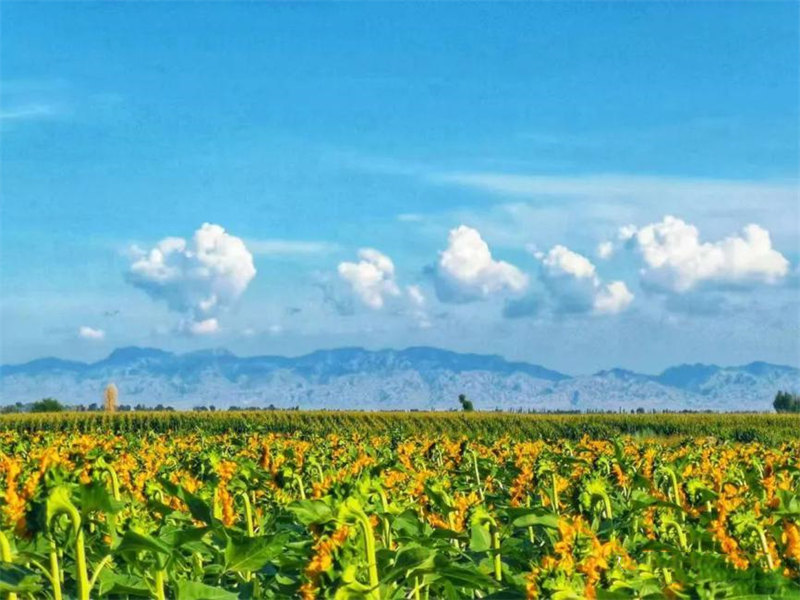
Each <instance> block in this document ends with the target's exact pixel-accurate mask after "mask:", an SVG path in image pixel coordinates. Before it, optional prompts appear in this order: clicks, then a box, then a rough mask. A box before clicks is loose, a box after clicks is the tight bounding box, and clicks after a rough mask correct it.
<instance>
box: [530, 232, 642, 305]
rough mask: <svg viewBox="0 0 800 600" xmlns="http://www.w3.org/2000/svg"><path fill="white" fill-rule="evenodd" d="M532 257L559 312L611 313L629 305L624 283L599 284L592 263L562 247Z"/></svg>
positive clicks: (629, 298) (631, 296) (599, 280)
mask: <svg viewBox="0 0 800 600" xmlns="http://www.w3.org/2000/svg"><path fill="white" fill-rule="evenodd" d="M536 257H537V258H538V259H539V260H540V261H541V263H542V271H541V279H542V282H543V283H544V285H545V287H546V288H547V290H548V291H549V292H550V295H551V296H552V298H553V299H554V301H555V302H556V309H557V310H558V311H559V312H567V313H585V312H594V313H597V314H614V313H619V312H622V311H623V310H625V309H626V308H628V306H629V305H630V304H631V302H633V294H632V293H631V291H630V290H629V289H628V287H627V286H626V285H625V283H624V282H622V281H612V282H611V283H603V281H602V280H601V279H600V277H598V275H597V269H596V268H595V266H594V265H593V264H592V262H591V261H590V260H589V259H588V258H586V257H585V256H583V255H581V254H578V253H577V252H573V251H572V250H570V249H569V248H567V247H566V246H561V245H557V246H553V247H552V248H551V249H550V250H549V251H548V252H547V253H538V254H537V255H536Z"/></svg>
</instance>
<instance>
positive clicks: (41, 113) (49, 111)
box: [0, 104, 57, 121]
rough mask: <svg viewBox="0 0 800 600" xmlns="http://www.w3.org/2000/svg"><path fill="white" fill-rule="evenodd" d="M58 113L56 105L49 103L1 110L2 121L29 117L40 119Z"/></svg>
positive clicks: (0, 119)
mask: <svg viewBox="0 0 800 600" xmlns="http://www.w3.org/2000/svg"><path fill="white" fill-rule="evenodd" d="M55 114H57V111H56V109H55V108H54V107H52V106H49V105H47V104H27V105H25V106H18V107H16V108H11V109H6V110H2V111H0V121H22V120H27V119H38V118H43V117H52V116H54V115H55Z"/></svg>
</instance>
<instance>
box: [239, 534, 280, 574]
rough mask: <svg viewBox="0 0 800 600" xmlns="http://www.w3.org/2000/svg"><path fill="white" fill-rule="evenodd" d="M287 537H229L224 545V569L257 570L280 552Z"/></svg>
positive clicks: (241, 571) (240, 571)
mask: <svg viewBox="0 0 800 600" xmlns="http://www.w3.org/2000/svg"><path fill="white" fill-rule="evenodd" d="M287 537H288V536H286V535H280V536H274V537H266V536H262V537H253V538H247V537H246V538H241V539H233V538H229V539H228V544H227V546H226V547H225V567H226V570H227V571H237V572H239V573H243V572H246V571H258V570H259V569H261V568H262V567H263V566H264V565H266V564H267V563H268V562H269V561H270V560H272V559H273V558H275V556H277V555H278V554H279V553H280V552H281V550H282V549H283V547H284V542H285V541H286V538H287Z"/></svg>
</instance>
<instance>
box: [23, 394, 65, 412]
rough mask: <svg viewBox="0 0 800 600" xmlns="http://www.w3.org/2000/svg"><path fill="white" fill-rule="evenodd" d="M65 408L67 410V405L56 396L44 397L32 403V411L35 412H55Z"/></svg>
mask: <svg viewBox="0 0 800 600" xmlns="http://www.w3.org/2000/svg"><path fill="white" fill-rule="evenodd" d="M64 410H66V407H65V406H64V405H63V404H61V402H59V401H58V400H56V399H55V398H43V399H42V400H39V401H38V402H34V403H33V404H32V405H31V412H33V413H54V412H62V411H64Z"/></svg>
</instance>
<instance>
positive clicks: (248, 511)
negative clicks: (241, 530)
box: [242, 492, 255, 537]
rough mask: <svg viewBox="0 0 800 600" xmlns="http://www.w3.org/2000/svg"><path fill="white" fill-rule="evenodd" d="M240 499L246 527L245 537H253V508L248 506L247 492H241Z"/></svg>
mask: <svg viewBox="0 0 800 600" xmlns="http://www.w3.org/2000/svg"><path fill="white" fill-rule="evenodd" d="M242 499H243V500H244V521H245V524H246V525H247V537H253V535H255V534H254V532H255V529H254V528H253V507H252V506H251V504H250V497H249V496H248V495H247V492H242Z"/></svg>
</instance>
